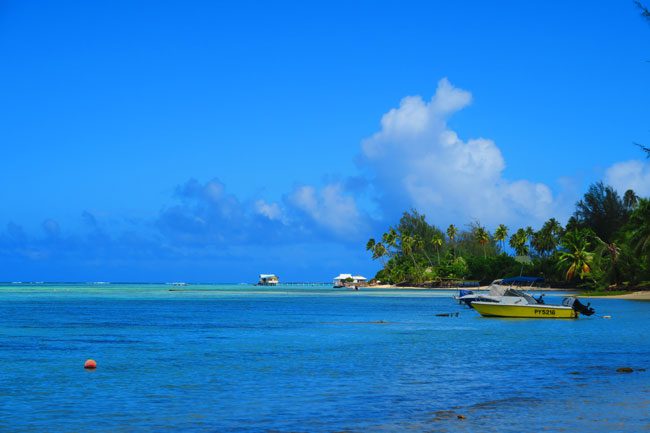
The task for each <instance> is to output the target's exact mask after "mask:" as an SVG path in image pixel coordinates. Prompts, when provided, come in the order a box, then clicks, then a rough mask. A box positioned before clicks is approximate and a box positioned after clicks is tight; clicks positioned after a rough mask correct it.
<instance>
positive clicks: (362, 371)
mask: <svg viewBox="0 0 650 433" xmlns="http://www.w3.org/2000/svg"><path fill="white" fill-rule="evenodd" d="M170 289H171V290H170ZM452 294H453V292H451V291H450V292H445V291H415V290H413V291H410V290H368V289H362V290H361V291H359V292H355V291H350V290H335V289H331V288H329V287H313V286H304V287H301V286H297V287H296V286H291V287H289V286H286V287H283V286H280V287H274V288H260V287H254V286H247V285H204V286H194V285H192V286H185V287H172V286H166V285H101V286H97V285H32V286H30V285H8V286H2V287H0V318H1V321H0V430H6V431H26V432H29V431H33V432H42V431H61V432H67V431H70V432H72V431H84V432H121V431H124V432H131V431H197V432H198V431H200V432H205V431H214V432H222V431H235V432H249V431H250V432H255V431H280V432H334V431H351V432H365V431H387V432H392V431H414V432H419V431H441V432H442V431H449V432H452V431H453V432H455V431H468V432H469V431H477V430H479V429H481V431H494V432H510V431H511V432H521V431H530V430H543V431H569V430H573V431H587V430H589V431H644V430H650V415H649V414H650V411H649V410H648V409H650V371H649V372H644V371H635V372H634V373H629V374H623V373H617V372H616V368H618V367H621V366H629V367H632V368H634V369H645V368H649V369H650V338H649V337H648V335H647V329H648V328H649V326H648V325H650V314H648V313H649V312H650V303H643V302H631V301H622V300H611V299H605V300H600V299H599V300H594V301H593V303H594V305H595V307H596V309H597V311H598V313H599V314H601V315H603V314H607V315H611V316H612V319H609V320H607V319H603V318H602V317H592V318H581V319H578V320H527V319H488V318H481V317H479V316H478V314H477V313H476V312H474V311H472V310H469V309H466V308H463V307H462V306H459V305H457V304H456V303H455V302H454V301H453V300H452V299H451V295H452ZM552 300H553V296H552V295H547V302H551V301H552ZM555 300H559V298H557V297H556V298H555ZM450 312H459V313H460V314H459V316H458V317H437V316H435V315H436V314H440V313H450ZM87 358H93V359H95V360H97V362H98V369H97V370H95V371H86V370H84V369H83V363H84V361H85V360H86V359H87ZM457 415H463V416H465V419H458V417H457Z"/></svg>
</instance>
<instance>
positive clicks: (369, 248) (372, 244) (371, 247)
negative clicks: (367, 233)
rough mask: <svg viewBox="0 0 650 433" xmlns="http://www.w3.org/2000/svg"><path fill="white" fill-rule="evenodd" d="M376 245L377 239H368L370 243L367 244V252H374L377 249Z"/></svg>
mask: <svg viewBox="0 0 650 433" xmlns="http://www.w3.org/2000/svg"><path fill="white" fill-rule="evenodd" d="M375 245H376V242H375V238H370V239H368V242H367V243H366V251H373V250H374V249H375Z"/></svg>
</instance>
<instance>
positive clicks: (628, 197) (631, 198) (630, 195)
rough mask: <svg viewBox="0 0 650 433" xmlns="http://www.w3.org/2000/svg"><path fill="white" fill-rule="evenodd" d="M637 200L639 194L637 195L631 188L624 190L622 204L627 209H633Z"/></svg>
mask: <svg viewBox="0 0 650 433" xmlns="http://www.w3.org/2000/svg"><path fill="white" fill-rule="evenodd" d="M638 202H639V196H637V195H636V193H635V192H634V191H633V190H631V189H628V190H627V191H625V194H623V204H624V205H625V207H626V208H627V210H632V209H634V208H635V207H636V205H637V203H638Z"/></svg>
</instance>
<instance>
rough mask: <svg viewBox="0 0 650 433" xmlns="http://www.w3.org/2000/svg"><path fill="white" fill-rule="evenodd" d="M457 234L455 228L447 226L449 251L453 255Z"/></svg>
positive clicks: (454, 253)
mask: <svg viewBox="0 0 650 433" xmlns="http://www.w3.org/2000/svg"><path fill="white" fill-rule="evenodd" d="M457 234H458V229H457V228H456V226H455V225H453V224H449V227H447V236H449V243H451V249H452V252H453V255H454V256H455V255H456V246H455V245H456V244H455V242H454V240H455V239H456V235H457Z"/></svg>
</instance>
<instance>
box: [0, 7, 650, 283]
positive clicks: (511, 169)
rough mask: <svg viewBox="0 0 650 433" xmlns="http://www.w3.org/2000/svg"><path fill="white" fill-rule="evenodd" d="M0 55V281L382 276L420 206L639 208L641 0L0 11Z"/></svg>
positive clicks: (440, 217) (473, 214)
mask: <svg viewBox="0 0 650 433" xmlns="http://www.w3.org/2000/svg"><path fill="white" fill-rule="evenodd" d="M566 3H570V4H566ZM0 59H2V60H1V61H0V94H1V95H2V98H0V143H1V146H2V150H3V152H2V155H3V159H4V162H5V163H4V164H3V170H2V171H0V181H2V184H3V185H4V187H3V188H2V189H1V190H0V191H1V192H0V194H1V195H0V199H1V200H2V203H3V207H2V212H1V213H0V259H1V261H0V280H109V281H124V280H130V281H134V280H135V281H167V280H187V281H252V280H254V279H255V278H256V275H257V274H258V273H262V272H276V273H278V274H280V276H281V277H282V278H283V279H284V280H305V279H309V280H329V279H330V278H331V277H332V276H334V275H336V274H338V273H339V272H354V273H357V272H359V273H365V274H369V275H370V274H373V273H374V271H375V270H376V268H377V264H376V263H372V261H371V260H369V258H368V256H367V254H366V252H365V251H364V250H363V245H364V244H365V240H366V239H367V238H368V237H369V236H372V235H378V234H380V233H381V231H382V230H384V229H385V227H387V226H388V225H390V224H394V223H395V222H396V221H397V218H398V217H399V215H400V213H401V212H402V211H403V210H406V209H408V208H410V207H414V208H417V209H419V210H420V211H422V212H424V213H425V214H426V215H427V218H428V220H429V221H430V222H431V223H433V224H437V225H439V226H443V227H445V226H446V225H448V224H449V223H451V222H453V223H455V224H457V225H461V226H462V225H463V224H466V223H468V222H470V221H473V220H476V219H478V220H480V221H481V222H482V223H484V224H485V225H487V226H488V228H491V227H494V225H495V224H497V223H500V222H504V223H506V224H507V225H509V226H510V227H512V228H516V227H519V226H522V225H529V224H532V225H533V226H536V225H539V224H541V222H543V220H544V219H546V218H548V217H549V216H556V217H559V218H560V219H562V220H564V219H566V218H567V217H568V216H569V215H570V213H571V212H572V207H573V204H574V203H575V201H576V200H577V199H578V198H579V197H580V196H581V195H582V193H583V192H584V191H585V190H586V187H587V186H588V185H589V183H591V182H594V181H597V180H601V179H602V180H605V181H606V182H607V183H610V184H612V185H614V186H615V187H616V188H618V189H621V190H622V189H626V188H628V187H632V188H634V189H635V190H636V191H637V193H639V194H640V195H644V196H648V195H650V167H649V165H648V160H646V159H644V157H643V155H642V154H641V152H640V151H639V149H638V148H636V147H635V146H634V145H633V144H632V143H633V142H635V141H636V142H644V143H648V142H650V122H649V121H648V114H649V112H648V109H647V101H648V99H649V98H648V97H649V96H650V81H649V80H647V77H648V73H649V72H650V63H648V60H650V25H648V23H647V22H645V21H643V20H642V19H641V18H640V16H639V11H638V10H637V9H636V8H635V6H634V4H633V3H632V2H631V1H630V2H620V1H603V2H542V3H539V4H534V5H533V4H531V3H529V2H462V3H458V2H410V1H402V2H399V3H397V2H377V1H373V2H331V1H330V2H312V3H305V2H273V3H267V4H264V3H258V2H233V3H226V2H207V1H206V2H202V1H188V2H161V1H156V2H153V1H151V2H147V1H142V2H119V1H118V2H110V3H108V2H107V3H106V4H99V3H98V2H91V3H89V2H74V1H70V2H23V1H21V2H18V1H4V2H0Z"/></svg>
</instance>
